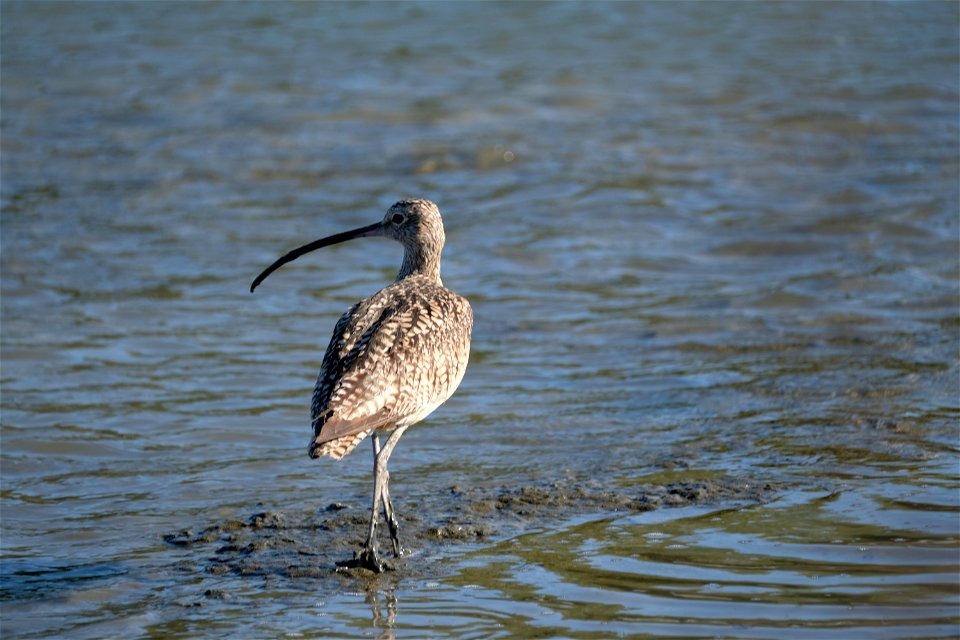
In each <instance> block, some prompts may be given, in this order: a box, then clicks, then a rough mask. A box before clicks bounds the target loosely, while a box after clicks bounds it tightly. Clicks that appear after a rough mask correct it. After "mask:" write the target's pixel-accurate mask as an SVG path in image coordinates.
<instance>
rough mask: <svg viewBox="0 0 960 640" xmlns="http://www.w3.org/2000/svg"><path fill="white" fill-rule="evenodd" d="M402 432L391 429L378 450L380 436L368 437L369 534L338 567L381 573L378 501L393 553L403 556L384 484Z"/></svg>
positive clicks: (388, 495)
mask: <svg viewBox="0 0 960 640" xmlns="http://www.w3.org/2000/svg"><path fill="white" fill-rule="evenodd" d="M406 429H407V428H406V427H401V428H399V429H396V430H394V432H393V433H391V434H390V437H389V438H387V441H386V442H385V443H384V445H383V447H382V448H381V447H380V437H379V436H378V435H377V434H376V433H374V434H373V437H372V438H371V440H372V442H373V508H372V509H371V510H370V531H369V533H368V534H367V541H366V542H364V543H363V546H362V547H361V548H360V550H359V551H358V552H357V553H356V554H354V557H353V560H352V561H348V562H343V563H339V564H340V565H341V566H349V567H365V568H367V569H370V570H371V571H373V572H374V573H381V572H382V571H383V569H384V566H383V562H382V561H381V560H380V555H379V554H378V553H377V514H378V512H379V511H380V504H381V502H382V503H383V513H384V516H385V518H386V520H387V526H388V527H389V528H390V540H391V542H392V543H393V552H394V554H396V556H397V557H400V555H401V554H402V553H403V548H402V547H401V546H400V534H399V526H398V525H397V518H396V515H395V514H394V511H393V503H392V502H391V501H390V488H389V484H388V483H389V482H390V472H389V471H387V461H388V460H389V459H390V454H391V453H392V452H393V448H394V447H395V446H396V445H397V440H399V439H400V436H401V435H402V434H403V432H404V431H406Z"/></svg>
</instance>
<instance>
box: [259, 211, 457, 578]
mask: <svg viewBox="0 0 960 640" xmlns="http://www.w3.org/2000/svg"><path fill="white" fill-rule="evenodd" d="M377 236H381V237H386V238H392V239H393V240H396V241H397V242H399V243H400V244H401V245H402V246H403V262H402V263H401V265H400V271H399V272H398V273H397V277H396V280H394V281H393V282H392V283H391V284H389V285H388V286H386V287H384V288H383V289H381V290H380V291H378V292H377V293H375V294H373V295H372V296H370V297H368V298H364V299H362V300H360V301H359V302H357V303H356V304H354V305H353V306H352V307H350V309H348V310H347V312H346V313H344V314H343V315H342V316H341V317H340V320H339V321H338V322H337V324H336V326H335V328H334V330H333V336H332V337H331V338H330V343H329V345H328V346H327V350H326V353H325V354H324V356H323V361H322V363H321V365H320V373H319V375H318V376H317V382H316V386H315V387H314V390H313V398H312V402H311V411H310V414H311V424H312V426H313V438H312V439H311V440H310V443H309V447H308V453H309V456H310V457H311V458H321V457H324V456H327V457H330V458H333V459H334V460H341V459H343V458H344V456H346V455H347V454H349V453H350V452H351V451H353V450H354V448H356V447H357V446H358V445H359V444H360V443H361V442H362V441H363V440H364V439H365V438H367V437H370V439H371V441H372V442H373V459H374V466H373V507H372V509H371V513H370V526H369V529H368V534H367V539H366V541H365V542H364V543H363V545H362V546H361V548H360V549H359V550H358V551H357V552H355V553H354V557H353V559H352V560H347V561H342V562H338V563H337V565H338V566H343V567H363V568H366V569H369V570H371V571H373V572H374V573H380V572H382V571H384V570H385V566H384V564H383V561H382V560H381V558H380V555H379V553H378V551H377V519H378V513H379V511H380V508H381V506H382V507H383V514H384V520H385V521H386V524H387V526H388V527H389V531H390V540H391V543H392V547H393V553H394V556H395V557H397V558H399V557H401V556H402V555H403V553H404V549H403V547H402V546H401V545H400V534H399V525H398V522H397V517H396V512H395V511H394V508H393V503H392V501H391V500H390V473H389V471H388V470H387V462H388V460H389V459H390V455H391V453H392V452H393V449H394V447H395V446H396V445H397V441H398V440H399V438H400V436H401V435H403V433H404V431H406V430H407V429H408V428H409V427H411V426H413V425H414V424H416V423H418V422H420V421H421V420H423V419H424V418H426V417H427V416H428V415H430V414H431V413H432V412H433V411H434V410H435V409H436V408H437V407H439V406H440V405H441V404H443V403H444V402H446V400H447V399H448V398H449V397H450V396H451V395H452V394H453V392H454V391H455V390H456V389H457V387H458V386H459V385H460V382H461V380H463V376H464V373H465V371H466V368H467V360H468V359H469V356H470V340H471V334H472V331H473V310H472V308H471V307H470V303H469V302H468V301H467V299H466V298H464V297H463V296H460V295H458V294H456V293H454V292H453V291H451V290H450V289H447V288H446V287H445V286H444V285H443V282H442V281H441V279H440V254H441V252H442V250H443V245H444V242H445V235H444V231H443V220H442V218H441V217H440V210H439V208H438V207H437V205H436V204H434V203H433V202H430V201H429V200H423V199H406V200H400V201H399V202H397V203H396V204H394V205H393V206H391V207H390V208H389V209H388V210H387V212H386V214H385V215H384V217H383V219H382V220H381V221H380V222H376V223H374V224H371V225H368V226H365V227H359V228H357V229H353V230H351V231H345V232H342V233H338V234H335V235H332V236H328V237H325V238H322V239H320V240H315V241H314V242H311V243H309V244H306V245H304V246H302V247H299V248H297V249H294V250H292V251H290V252H289V253H287V254H285V255H283V256H282V257H280V258H278V259H277V260H276V261H275V262H274V263H273V264H271V265H270V266H269V267H267V268H266V269H264V270H263V272H262V273H260V275H258V276H257V277H256V279H255V280H254V281H253V283H252V284H251V285H250V292H251V293H253V291H254V290H255V289H256V288H257V286H258V285H259V284H260V283H261V282H263V280H264V279H265V278H266V277H267V276H269V275H270V274H271V273H273V272H274V271H276V270H277V269H279V268H280V267H281V266H283V265H285V264H287V263H288V262H291V261H293V260H296V259H297V258H299V257H300V256H302V255H304V254H306V253H309V252H311V251H314V250H316V249H320V248H322V247H328V246H330V245H334V244H338V243H341V242H346V241H348V240H352V239H354V238H365V237H377ZM380 436H384V437H385V441H384V443H383V445H382V446H381V443H380Z"/></svg>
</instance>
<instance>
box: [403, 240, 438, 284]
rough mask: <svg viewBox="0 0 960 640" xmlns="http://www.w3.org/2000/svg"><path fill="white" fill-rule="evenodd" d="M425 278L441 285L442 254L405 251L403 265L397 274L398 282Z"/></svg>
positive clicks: (413, 250) (414, 250) (412, 250)
mask: <svg viewBox="0 0 960 640" xmlns="http://www.w3.org/2000/svg"><path fill="white" fill-rule="evenodd" d="M415 275H416V276H424V277H426V278H429V279H430V280H433V281H434V282H437V283H438V284H442V283H440V252H439V251H435V252H427V251H421V250H416V249H407V248H405V249H404V251H403V264H402V265H400V273H398V274H397V282H399V281H400V280H403V279H404V278H407V277H409V276H415Z"/></svg>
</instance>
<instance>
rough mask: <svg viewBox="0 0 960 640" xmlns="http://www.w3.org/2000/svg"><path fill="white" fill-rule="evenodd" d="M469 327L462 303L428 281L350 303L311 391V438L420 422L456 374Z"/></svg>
mask: <svg viewBox="0 0 960 640" xmlns="http://www.w3.org/2000/svg"><path fill="white" fill-rule="evenodd" d="M472 325H473V315H472V312H471V310H470V306H469V304H467V302H466V300H464V299H463V298H461V297H460V296H457V295H456V294H454V293H453V292H451V291H448V290H446V289H442V288H440V287H434V286H433V285H431V286H430V287H429V288H424V289H420V288H417V287H411V286H407V287H404V288H400V287H387V288H386V289H384V290H383V291H381V292H380V293H378V294H376V295H374V296H373V297H371V298H369V299H367V300H364V301H362V302H361V303H359V304H357V305H355V306H354V307H353V308H352V309H350V311H348V312H347V313H346V314H344V316H343V317H342V318H340V321H339V322H338V323H337V327H336V329H335V330H334V336H333V339H332V340H331V341H330V346H329V347H328V348H327V352H326V355H325V356H324V360H323V365H322V366H321V370H320V376H319V377H318V379H317V386H316V388H315V389H314V398H313V426H314V437H315V438H316V442H317V443H318V444H322V443H323V442H328V441H330V440H335V439H337V438H342V437H345V436H350V435H355V434H358V433H363V432H367V431H370V430H372V429H378V428H380V427H383V426H386V425H389V424H391V423H393V424H397V423H399V422H401V421H403V420H407V419H413V421H416V420H419V419H422V417H423V416H422V415H420V414H421V413H423V412H424V410H426V413H429V411H430V410H432V409H433V408H435V407H436V406H437V405H439V404H440V403H441V402H443V401H444V400H446V399H447V398H448V397H449V396H450V394H452V393H453V390H454V389H455V388H456V385H457V384H458V383H459V381H460V378H462V376H463V368H464V367H465V366H466V355H467V353H469V344H470V332H471V328H472Z"/></svg>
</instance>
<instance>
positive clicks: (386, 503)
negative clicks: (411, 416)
mask: <svg viewBox="0 0 960 640" xmlns="http://www.w3.org/2000/svg"><path fill="white" fill-rule="evenodd" d="M406 430H407V428H406V427H400V428H399V429H396V430H395V431H394V432H393V433H391V434H390V437H389V438H387V441H386V442H385V443H384V445H383V449H381V450H380V452H379V454H378V455H377V467H378V468H379V469H378V472H377V486H379V487H380V495H381V498H382V500H383V515H384V519H385V520H386V521H387V527H389V529H390V542H391V543H393V555H395V556H396V557H398V558H399V557H400V556H402V555H403V547H401V546H400V525H399V523H398V522H397V516H396V513H395V512H394V510H393V501H392V500H390V472H389V471H388V470H387V461H388V460H389V459H390V454H391V453H393V448H394V447H395V446H396V445H397V441H398V440H399V439H400V436H401V435H403V432H404V431H406ZM378 444H379V443H378ZM381 483H382V484H381Z"/></svg>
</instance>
